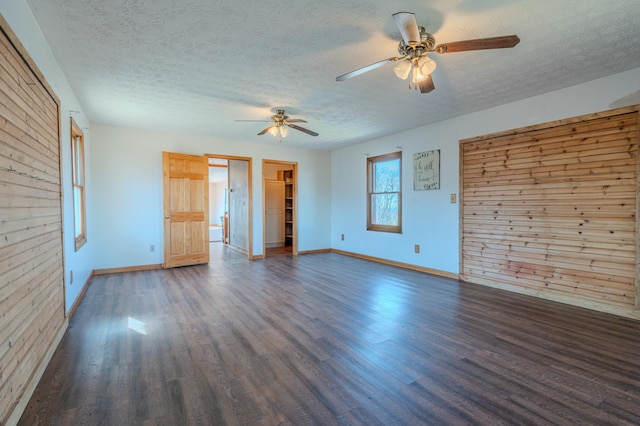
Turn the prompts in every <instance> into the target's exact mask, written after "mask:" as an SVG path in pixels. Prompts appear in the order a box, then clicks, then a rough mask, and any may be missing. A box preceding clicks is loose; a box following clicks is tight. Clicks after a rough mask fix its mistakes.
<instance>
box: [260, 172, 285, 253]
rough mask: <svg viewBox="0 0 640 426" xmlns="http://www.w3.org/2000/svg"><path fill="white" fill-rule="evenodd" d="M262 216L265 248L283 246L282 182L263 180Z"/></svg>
mask: <svg viewBox="0 0 640 426" xmlns="http://www.w3.org/2000/svg"><path fill="white" fill-rule="evenodd" d="M264 188H265V194H264V197H265V198H264V210H265V211H264V214H265V234H266V237H265V238H266V244H267V247H282V246H284V182H283V181H279V180H265V182H264Z"/></svg>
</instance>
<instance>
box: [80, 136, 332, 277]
mask: <svg viewBox="0 0 640 426" xmlns="http://www.w3.org/2000/svg"><path fill="white" fill-rule="evenodd" d="M91 132H92V142H93V149H92V151H91V155H92V165H93V167H92V170H91V173H92V176H91V178H92V183H93V185H92V189H93V191H94V193H95V194H96V195H95V196H94V198H93V205H92V207H93V210H92V211H93V221H94V224H95V226H94V227H95V230H94V234H95V243H94V246H93V255H94V259H95V265H94V267H95V268H96V269H102V268H117V267H126V266H138V265H150V264H158V263H162V262H163V258H162V257H163V238H162V233H163V229H162V226H163V224H162V220H163V219H162V151H171V152H181V153H185V154H196V155H201V154H205V153H208V154H222V155H233V156H241V157H251V158H252V167H253V170H252V187H253V200H252V201H253V205H252V212H253V213H252V215H253V254H254V255H259V254H262V239H263V232H262V212H263V205H262V160H263V159H270V160H280V161H291V162H297V163H298V177H299V181H300V182H299V189H298V191H299V192H298V195H299V202H298V211H299V216H298V218H299V228H298V249H299V250H301V251H304V250H316V249H326V248H329V247H330V246H331V239H330V235H331V233H330V231H329V229H330V226H331V224H330V222H331V179H330V176H329V173H328V172H329V170H330V161H331V153H330V152H325V151H311V150H303V149H294V148H288V147H286V146H281V145H277V146H274V145H267V144H260V143H242V142H234V143H233V144H231V143H226V142H224V141H220V140H219V139H217V138H213V137H212V138H208V137H201V136H189V135H182V134H169V133H160V132H153V131H148V130H139V129H129V128H121V127H113V126H105V125H100V124H92V126H91ZM151 245H154V246H155V251H154V252H151V251H150V246H151Z"/></svg>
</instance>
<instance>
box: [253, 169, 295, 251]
mask: <svg viewBox="0 0 640 426" xmlns="http://www.w3.org/2000/svg"><path fill="white" fill-rule="evenodd" d="M297 180H298V165H297V163H292V162H286V161H276V160H263V161H262V194H263V197H262V200H263V209H262V211H263V212H264V216H263V226H262V229H263V239H262V241H263V253H264V255H265V257H269V256H280V255H292V254H293V255H297V254H298V213H297V212H298V201H297V198H298V197H297V193H298V185H297Z"/></svg>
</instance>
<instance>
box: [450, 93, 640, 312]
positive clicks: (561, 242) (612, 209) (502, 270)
mask: <svg viewBox="0 0 640 426" xmlns="http://www.w3.org/2000/svg"><path fill="white" fill-rule="evenodd" d="M460 165H461V168H460V178H461V179H460V186H461V190H460V193H461V195H462V197H461V206H460V209H461V215H460V220H461V239H462V241H461V255H460V257H461V259H460V262H461V265H460V271H461V276H460V278H461V279H463V280H465V281H470V282H475V283H479V284H486V285H490V286H494V287H502V288H506V289H510V290H514V291H518V292H522V293H526V294H531V295H535V296H539V297H543V298H547V299H551V300H556V301H560V302H564V303H570V304H573V305H579V306H584V307H587V308H591V309H595V310H600V311H605V312H611V313H615V314H619V315H624V316H631V317H640V316H639V315H637V314H638V313H639V312H640V311H638V264H639V263H638V249H637V244H638V238H637V235H638V227H637V210H638V189H639V186H638V107H637V106H634V107H627V108H620V109H616V110H612V111H606V112H602V113H596V114H590V115H586V116H581V117H575V118H571V119H566V120H560V121H555V122H551V123H546V124H541V125H537V126H530V127H526V128H522V129H517V130H513V131H508V132H501V133H498V134H492V135H486V136H480V137H476V138H471V139H465V140H461V141H460Z"/></svg>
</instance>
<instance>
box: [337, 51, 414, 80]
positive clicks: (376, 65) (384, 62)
mask: <svg viewBox="0 0 640 426" xmlns="http://www.w3.org/2000/svg"><path fill="white" fill-rule="evenodd" d="M404 58H406V56H402V57H400V58H398V57H393V58H388V59H384V60H382V61H378V62H375V63H373V64H371V65H367V66H366V67H362V68H358V69H357V70H354V71H351V72H348V73H346V74H342V75H341V76H338V77H336V81H344V80H346V79H349V78H352V77H356V76H358V75H360V74H364V73H365V72H368V71H372V70H375V69H376V68H379V67H381V66H383V65H387V64H388V63H390V62H395V61H397V60H399V59H404Z"/></svg>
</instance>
